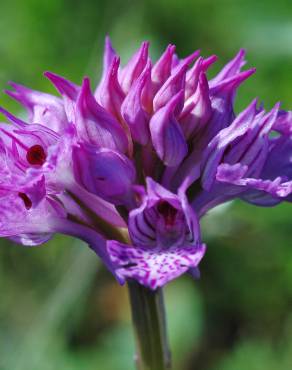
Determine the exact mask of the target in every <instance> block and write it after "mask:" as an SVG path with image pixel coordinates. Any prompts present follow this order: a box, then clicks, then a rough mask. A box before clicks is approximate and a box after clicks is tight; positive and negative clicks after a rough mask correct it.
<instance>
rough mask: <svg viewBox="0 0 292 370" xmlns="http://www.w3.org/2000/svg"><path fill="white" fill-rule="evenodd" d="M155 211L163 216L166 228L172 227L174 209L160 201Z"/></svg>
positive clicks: (175, 212) (175, 211)
mask: <svg viewBox="0 0 292 370" xmlns="http://www.w3.org/2000/svg"><path fill="white" fill-rule="evenodd" d="M157 211H158V212H159V213H160V214H161V215H162V216H163V218H164V220H165V224H166V225H167V226H172V225H173V224H174V222H175V218H176V214H177V209H176V208H174V207H173V206H172V205H171V204H169V203H168V202H166V201H165V200H162V201H160V202H159V203H158V205H157Z"/></svg>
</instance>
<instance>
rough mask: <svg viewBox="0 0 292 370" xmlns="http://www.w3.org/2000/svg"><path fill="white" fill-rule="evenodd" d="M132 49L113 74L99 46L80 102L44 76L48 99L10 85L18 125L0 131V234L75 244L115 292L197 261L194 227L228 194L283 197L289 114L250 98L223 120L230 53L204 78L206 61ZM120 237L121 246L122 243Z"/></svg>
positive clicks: (256, 199) (188, 268) (236, 70)
mask: <svg viewBox="0 0 292 370" xmlns="http://www.w3.org/2000/svg"><path fill="white" fill-rule="evenodd" d="M148 48H149V44H148V43H147V42H144V43H142V45H141V47H140V48H139V49H138V51H137V52H136V53H135V54H134V55H133V57H132V58H131V59H130V60H129V61H128V63H127V64H126V65H125V66H124V67H121V66H120V59H119V57H118V56H117V54H116V52H115V51H114V49H113V48H112V46H111V43H110V40H109V39H108V38H107V39H106V44H105V52H104V69H103V75H102V78H101V82H100V84H99V85H98V86H97V88H96V90H95V92H94V93H92V91H91V88H90V82H89V79H88V78H84V80H83V83H82V86H77V85H75V84H74V83H72V82H70V81H68V80H66V79H64V78H63V77H60V76H58V75H56V74H53V73H50V72H46V73H45V75H46V77H47V78H48V79H49V80H50V81H51V82H52V83H53V84H54V85H55V87H56V89H57V90H58V92H59V93H60V95H61V97H60V98H58V97H56V96H52V95H50V94H44V93H41V92H38V91H33V90H30V89H28V88H26V87H24V86H21V85H18V84H15V83H11V86H12V87H13V89H14V91H7V93H8V94H9V95H10V96H11V97H13V98H14V99H16V100H17V101H19V102H20V103H21V104H22V105H23V106H24V107H25V108H26V110H27V112H28V118H27V122H24V121H22V120H20V119H18V118H16V117H14V116H13V115H12V114H10V113H9V112H7V111H6V110H4V109H3V108H1V112H2V113H3V114H4V115H5V116H6V117H7V118H8V120H9V121H10V122H11V123H12V124H11V125H7V124H1V126H0V132H1V133H0V155H1V167H0V171H1V180H0V197H1V202H2V207H1V210H0V214H1V218H0V235H1V236H3V237H8V238H11V239H13V240H15V241H17V242H20V243H22V244H24V245H37V244H41V243H44V242H45V241H47V240H48V239H49V238H50V237H51V236H52V235H53V234H55V233H64V234H69V235H73V236H75V237H78V238H80V239H82V240H84V241H85V242H87V243H88V244H89V245H90V247H91V248H92V249H93V250H94V251H95V252H96V253H97V254H98V255H99V256H100V257H101V258H102V260H103V261H104V262H105V264H106V266H107V267H108V268H109V269H110V271H111V272H112V273H113V274H114V275H115V276H116V278H117V279H118V280H119V281H120V282H121V283H123V282H124V281H125V280H126V279H135V280H137V281H138V282H139V283H140V284H142V285H145V286H147V287H150V288H151V289H156V288H158V287H160V286H163V285H164V284H166V283H167V282H169V281H170V280H172V279H174V278H176V277H178V276H180V275H181V274H183V273H185V272H190V273H191V274H193V275H197V272H198V270H197V266H198V264H199V262H200V260H201V259H202V257H203V255H204V253H205V249H206V247H205V245H204V244H203V243H202V241H201V236H200V225H199V219H200V217H202V216H203V215H204V214H205V213H206V212H207V211H208V210H210V209H211V208H213V207H215V206H217V205H219V204H221V203H224V202H226V201H229V200H231V199H234V198H241V199H243V200H245V201H247V202H250V203H253V204H256V205H260V206H272V205H275V204H277V203H280V202H281V201H291V200H292V195H291V193H292V166H291V162H292V139H291V137H292V136H291V134H292V113H291V112H284V111H279V105H278V104H277V105H276V106H275V107H274V108H273V109H272V110H271V111H270V112H265V111H264V109H263V108H262V107H261V106H260V107H257V101H256V100H254V101H253V102H252V103H251V104H250V105H249V106H248V107H247V108H246V109H245V110H244V111H243V112H241V113H240V114H238V115H236V114H235V113H234V108H233V103H234V99H235V95H236V90H237V88H238V87H239V85H240V84H241V83H242V82H243V81H244V80H246V79H247V78H248V77H249V76H250V75H252V74H253V73H254V72H255V70H254V69H249V70H246V71H243V72H242V71H241V68H242V67H243V65H244V64H245V61H244V55H245V53H244V51H243V50H241V51H240V52H239V53H238V54H237V55H236V56H235V58H234V59H232V60H231V61H230V62H229V63H228V64H227V65H226V66H225V67H224V68H223V69H222V70H221V71H220V72H219V74H218V75H217V76H216V77H215V78H213V79H211V80H209V81H208V79H207V77H206V72H207V70H208V68H209V67H210V66H211V65H212V64H213V63H214V62H215V61H216V57H215V56H211V57H209V58H203V57H199V56H198V55H199V52H194V53H193V54H191V55H190V56H188V57H186V58H184V59H181V60H180V59H178V57H177V56H176V55H175V47H174V46H173V45H169V46H168V47H167V48H166V50H165V52H164V53H163V54H162V56H161V57H160V59H159V60H158V61H156V62H155V63H152V62H151V59H150V57H149V55H148ZM127 235H128V237H127Z"/></svg>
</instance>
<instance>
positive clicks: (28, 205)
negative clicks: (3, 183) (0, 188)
mask: <svg viewBox="0 0 292 370" xmlns="http://www.w3.org/2000/svg"><path fill="white" fill-rule="evenodd" d="M18 196H19V197H20V198H21V199H22V200H23V203H24V205H25V208H26V209H27V210H28V209H31V207H32V201H31V200H30V199H29V197H28V196H27V195H26V194H25V193H18Z"/></svg>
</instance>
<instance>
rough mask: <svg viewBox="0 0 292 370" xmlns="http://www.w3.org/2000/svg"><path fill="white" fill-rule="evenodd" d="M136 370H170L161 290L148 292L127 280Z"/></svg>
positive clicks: (148, 290)
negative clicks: (135, 348)
mask: <svg viewBox="0 0 292 370" xmlns="http://www.w3.org/2000/svg"><path fill="white" fill-rule="evenodd" d="M128 287H129V296H130V302H131V310H132V319H133V326H134V331H135V337H136V347H137V357H136V362H137V369H138V370H170V367H171V366H170V352H169V348H168V341H167V332H166V321H165V310H164V302H163V294H162V289H157V290H155V291H152V290H150V289H147V288H145V287H144V286H142V285H140V284H138V283H136V282H134V281H129V283H128Z"/></svg>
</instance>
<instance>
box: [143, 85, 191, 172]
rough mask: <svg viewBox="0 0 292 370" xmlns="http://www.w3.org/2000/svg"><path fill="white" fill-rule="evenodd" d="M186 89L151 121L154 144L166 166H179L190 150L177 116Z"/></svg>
mask: <svg viewBox="0 0 292 370" xmlns="http://www.w3.org/2000/svg"><path fill="white" fill-rule="evenodd" d="M183 97H184V91H183V90H181V91H180V92H178V93H177V94H176V95H175V96H174V97H173V98H172V99H171V100H170V101H169V102H168V103H167V104H166V105H165V106H164V107H163V108H161V109H159V110H158V111H157V112H156V113H155V114H154V115H153V117H152V119H151V121H150V132H151V138H152V143H153V146H154V148H155V150H156V153H157V155H158V157H159V158H160V159H161V160H162V161H163V163H164V164H165V165H166V166H170V167H172V166H177V165H179V164H180V163H181V161H182V160H183V159H184V157H185V156H186V154H187V152H188V147H187V143H186V141H185V138H184V134H183V132H182V129H181V127H180V125H179V123H178V122H177V120H176V118H175V114H177V113H178V112H179V111H180V109H181V106H182V102H183Z"/></svg>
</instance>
